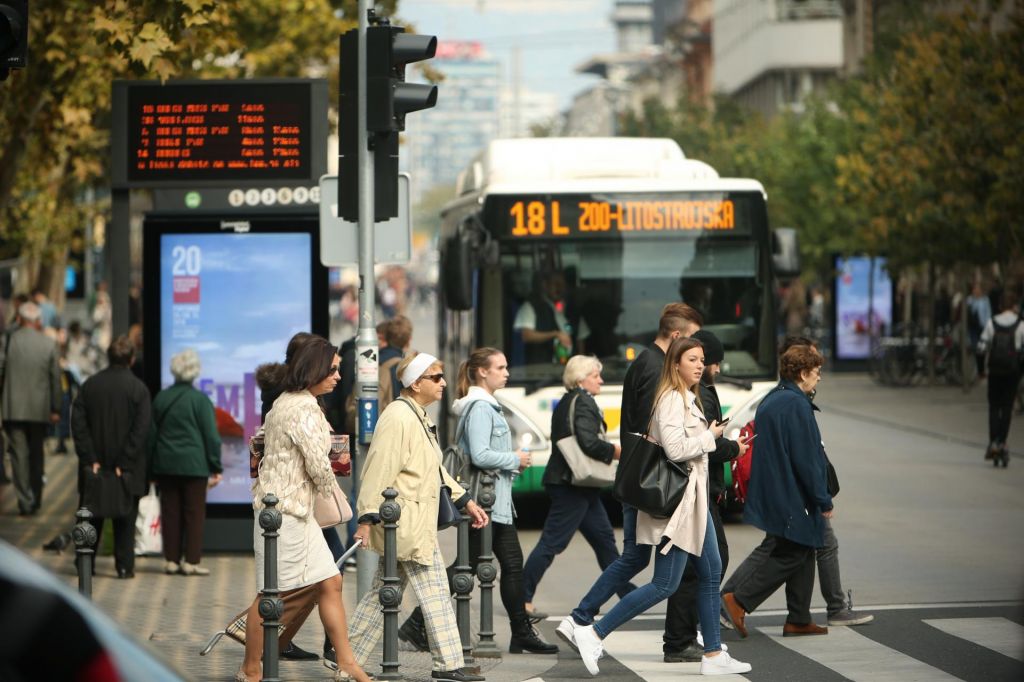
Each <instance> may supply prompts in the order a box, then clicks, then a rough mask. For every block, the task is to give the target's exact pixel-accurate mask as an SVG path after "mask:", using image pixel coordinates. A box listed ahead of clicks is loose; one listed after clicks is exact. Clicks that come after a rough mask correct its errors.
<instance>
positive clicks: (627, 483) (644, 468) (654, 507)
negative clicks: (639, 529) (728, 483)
mask: <svg viewBox="0 0 1024 682" xmlns="http://www.w3.org/2000/svg"><path fill="white" fill-rule="evenodd" d="M622 444H623V447H622V457H621V458H620V459H619V471H618V474H617V475H616V476H615V485H614V486H613V487H612V496H613V497H614V498H615V499H616V500H618V501H619V502H622V503H623V504H628V505H630V506H632V507H636V508H637V509H639V510H640V511H642V512H646V513H647V514H650V515H651V516H653V517H655V518H659V519H667V518H669V517H671V516H672V514H674V513H675V511H676V508H677V507H678V506H679V503H680V502H681V501H682V499H683V493H684V492H686V486H687V484H689V482H690V467H689V465H686V464H681V463H679V462H673V461H672V460H670V459H669V458H668V455H666V454H665V449H664V448H663V447H661V446H660V445H658V444H657V443H654V442H652V441H650V440H648V439H647V438H646V437H644V436H640V435H638V434H635V433H627V434H623V436H622Z"/></svg>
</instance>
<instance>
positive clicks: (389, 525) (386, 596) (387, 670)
mask: <svg viewBox="0 0 1024 682" xmlns="http://www.w3.org/2000/svg"><path fill="white" fill-rule="evenodd" d="M396 497H398V491H397V490H395V489H394V488H388V489H387V490H385V491H384V502H383V503H382V504H381V505H380V520H381V522H383V524H384V575H383V576H381V582H382V583H383V585H382V586H381V588H380V592H379V593H378V595H377V597H378V599H380V606H381V611H383V612H384V657H383V658H382V659H381V662H380V669H381V673H380V675H377V679H378V680H401V679H402V673H400V672H398V607H399V605H401V603H402V588H401V585H400V582H401V581H400V580H399V579H398V538H397V537H396V536H397V532H398V519H399V518H400V517H401V516H402V508H401V507H400V506H399V505H398V503H397V502H395V498H396Z"/></svg>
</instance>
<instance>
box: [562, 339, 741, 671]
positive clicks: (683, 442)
mask: <svg viewBox="0 0 1024 682" xmlns="http://www.w3.org/2000/svg"><path fill="white" fill-rule="evenodd" d="M703 373H704V348H703V347H702V346H701V344H700V341H697V340H696V339H690V338H679V339H676V340H675V341H673V342H672V345H670V346H669V349H668V352H667V353H666V354H665V364H664V366H663V367H662V371H661V378H660V380H659V381H658V389H657V391H656V393H655V399H654V416H653V419H652V423H651V430H650V434H649V436H650V438H651V439H653V440H655V441H656V442H658V443H660V444H661V446H662V447H663V448H664V450H665V454H666V456H668V458H669V459H671V460H673V461H676V462H687V463H688V464H689V466H690V479H689V483H688V485H687V487H686V490H685V491H684V493H683V498H682V500H681V501H680V502H679V506H678V507H676V510H675V512H674V513H673V514H672V516H671V518H668V519H658V518H654V517H652V516H650V515H649V514H645V513H644V512H639V513H638V514H637V522H636V542H637V544H638V545H641V544H643V545H654V546H656V547H657V548H658V551H657V553H656V554H655V559H654V577H653V579H652V580H651V582H650V583H648V584H647V585H644V586H643V587H640V588H637V589H636V590H633V591H632V592H630V593H629V594H628V595H626V596H625V597H624V598H623V599H621V600H620V601H619V603H618V604H616V605H615V607H614V608H612V610H611V611H609V612H608V615H606V616H605V617H604V618H602V619H601V620H600V621H598V622H597V623H595V624H594V625H588V626H587V627H577V628H575V630H574V633H573V635H574V637H573V639H574V641H575V642H576V645H577V647H578V648H579V652H580V657H581V658H582V659H583V662H584V664H586V666H587V670H588V671H590V674H591V675H596V674H597V673H598V667H597V660H598V659H599V658H600V657H601V651H602V645H601V640H603V639H604V638H605V637H607V636H608V635H610V634H611V633H612V632H613V631H615V630H616V629H617V628H619V627H620V626H622V625H623V624H625V623H627V622H628V621H630V620H632V619H633V618H635V617H636V616H638V615H640V614H641V613H643V612H644V611H646V610H647V609H649V608H651V607H652V606H654V605H655V604H657V603H659V602H661V601H664V600H665V599H668V597H669V596H671V595H672V594H673V593H674V592H675V591H676V588H677V587H679V581H680V580H681V579H682V577H683V569H684V568H686V562H687V561H693V563H694V568H695V569H696V571H697V575H698V577H699V578H700V591H699V592H698V595H697V615H698V617H699V618H700V625H701V630H702V632H703V634H704V657H703V659H702V660H701V664H700V671H701V674H702V675H728V674H732V673H745V672H749V671H750V669H751V668H750V665H748V664H746V663H742V662H740V661H737V660H734V659H732V658H731V657H730V656H729V654H728V653H726V652H724V651H723V650H722V645H721V639H720V638H719V620H718V600H719V597H718V585H719V580H720V579H721V573H722V560H721V557H720V556H719V554H718V541H717V538H716V536H715V530H714V527H713V526H712V524H711V515H710V514H709V513H708V453H709V452H712V451H714V449H715V438H718V437H719V436H721V435H722V431H723V430H724V426H723V424H721V423H719V422H715V423H714V424H711V425H710V426H709V425H708V423H707V420H706V419H705V418H704V415H703V414H702V413H701V408H700V399H699V397H698V393H697V391H698V385H699V383H700V378H701V375H702V374H703Z"/></svg>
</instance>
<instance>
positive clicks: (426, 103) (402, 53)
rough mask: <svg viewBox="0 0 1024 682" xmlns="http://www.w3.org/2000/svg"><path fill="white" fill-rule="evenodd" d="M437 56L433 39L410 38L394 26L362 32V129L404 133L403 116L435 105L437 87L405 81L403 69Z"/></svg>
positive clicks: (372, 27)
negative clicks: (364, 99)
mask: <svg viewBox="0 0 1024 682" xmlns="http://www.w3.org/2000/svg"><path fill="white" fill-rule="evenodd" d="M436 53H437V38H436V37H434V36H425V35H410V34H406V33H405V29H404V28H400V27H398V26H389V25H380V26H370V27H369V28H368V29H367V31H366V54H367V58H366V67H367V87H366V90H367V93H366V97H367V102H366V119H367V121H366V127H367V128H368V129H370V130H372V131H374V132H388V131H392V130H405V115H406V114H408V113H411V112H413V111H420V110H422V109H430V108H431V107H433V106H434V105H435V104H437V86H436V85H423V84H420V83H406V82H405V67H406V65H407V64H411V63H413V62H420V61H424V60H426V59H430V58H432V57H433V56H434V54H436Z"/></svg>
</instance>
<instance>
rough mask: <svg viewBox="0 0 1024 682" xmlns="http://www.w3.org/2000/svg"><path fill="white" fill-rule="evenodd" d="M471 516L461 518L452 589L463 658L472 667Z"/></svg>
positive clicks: (465, 515)
mask: <svg viewBox="0 0 1024 682" xmlns="http://www.w3.org/2000/svg"><path fill="white" fill-rule="evenodd" d="M469 521H470V519H469V514H467V513H466V512H465V511H463V512H462V515H461V517H460V518H459V541H458V550H457V555H456V558H455V576H454V577H453V578H452V587H453V588H454V589H455V620H456V621H458V623H459V637H460V638H461V639H462V657H463V658H464V659H465V661H466V665H467V666H469V665H472V664H473V663H474V662H475V661H474V660H473V639H472V633H471V632H470V624H469V621H470V613H469V600H470V599H472V596H470V593H471V592H473V567H472V566H470V564H469Z"/></svg>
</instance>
